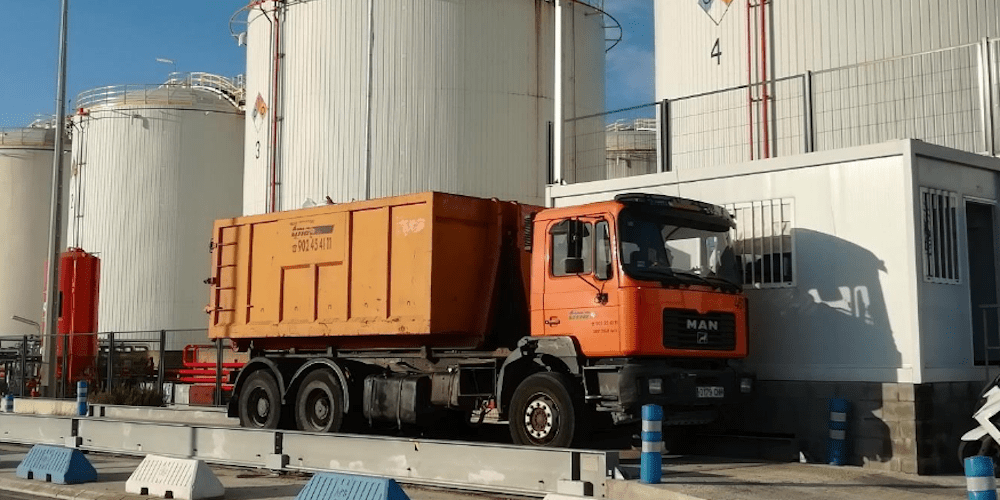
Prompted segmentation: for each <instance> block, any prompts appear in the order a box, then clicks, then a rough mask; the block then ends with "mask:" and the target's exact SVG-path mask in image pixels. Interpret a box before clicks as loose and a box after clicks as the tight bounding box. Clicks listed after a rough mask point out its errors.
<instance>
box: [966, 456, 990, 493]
mask: <svg viewBox="0 0 1000 500" xmlns="http://www.w3.org/2000/svg"><path fill="white" fill-rule="evenodd" d="M965 489H966V490H968V491H969V500H997V481H996V479H995V478H994V477H993V459H992V458H990V457H984V456H975V457H969V458H966V459H965Z"/></svg>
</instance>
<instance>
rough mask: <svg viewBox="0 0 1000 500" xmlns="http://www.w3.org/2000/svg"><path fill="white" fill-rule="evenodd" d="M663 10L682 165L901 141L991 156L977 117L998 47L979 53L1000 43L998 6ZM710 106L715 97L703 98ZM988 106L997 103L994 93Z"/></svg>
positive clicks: (961, 2) (660, 35)
mask: <svg viewBox="0 0 1000 500" xmlns="http://www.w3.org/2000/svg"><path fill="white" fill-rule="evenodd" d="M655 7H656V9H655V15H654V17H655V22H656V30H655V33H656V34H655V45H656V55H655V60H656V96H657V99H671V100H676V101H673V102H671V108H670V115H671V123H670V126H671V127H672V131H671V136H672V137H673V138H674V141H673V143H672V144H671V148H672V152H673V154H674V158H673V160H674V162H673V163H674V164H675V165H678V166H685V165H686V166H705V165H711V164H718V163H734V162H739V161H746V160H750V159H756V158H760V157H761V156H784V155H789V154H798V153H803V152H808V151H814V150H828V149H835V148H841V147H849V146H856V145H862V144H870V143H876V142H884V141H887V140H891V139H900V138H917V139H922V140H925V141H928V142H934V143H937V144H941V145H945V146H949V147H954V148H959V149H965V150H967V151H972V152H977V153H978V152H983V151H985V150H986V149H987V147H988V144H987V142H988V141H987V140H986V136H987V135H988V134H989V132H985V131H984V128H985V127H984V125H983V124H982V121H983V120H982V118H981V117H982V116H983V108H984V106H989V104H986V103H984V99H983V94H981V90H980V87H981V86H982V87H986V86H987V85H989V84H988V83H982V82H988V80H986V78H985V72H982V73H981V72H980V70H981V68H980V66H981V65H982V64H984V63H985V59H987V58H984V55H983V54H982V52H983V51H984V50H985V47H986V46H988V47H989V50H990V51H991V52H992V56H991V58H992V59H993V60H994V62H993V65H994V67H993V71H992V72H993V75H994V77H993V78H994V82H995V79H996V76H995V75H998V74H1000V72H997V69H996V64H997V63H996V62H995V61H996V60H997V54H1000V41H997V40H992V41H990V42H988V43H984V42H983V39H984V38H995V37H1000V3H998V2H996V1H995V0H908V1H904V2H873V1H869V0H835V1H829V2H802V1H791V0H766V1H759V0H697V1H695V0H686V1H678V2H673V1H671V2H656V5H655ZM807 72H811V73H810V74H809V75H808V78H806V76H805V75H806V73H807ZM679 75H683V77H680V76H679ZM774 80H778V81H774ZM763 81H769V82H771V83H769V84H768V85H766V86H764V85H760V84H761V82H763ZM748 84H750V85H751V88H750V89H747V88H746V86H747V85H748ZM741 86H742V87H743V88H741V89H733V90H732V91H728V92H721V93H715V92H717V91H720V90H722V89H732V88H734V87H741ZM706 92H712V93H713V94H712V95H707V96H706V95H700V94H703V93H706ZM984 93H985V94H990V93H992V94H993V96H994V97H993V99H994V102H996V98H997V97H998V94H997V90H996V88H995V87H994V88H993V89H990V90H986V91H985V92H984ZM689 96H697V97H689ZM810 100H811V102H808V101H810ZM807 107H811V109H812V110H813V111H812V113H810V114H807V113H805V112H804V109H807ZM806 118H808V119H809V120H811V123H806ZM765 122H766V123H768V127H764V126H763V125H762V124H763V123H765ZM808 127H811V128H812V130H809V129H808ZM765 136H766V137H767V142H766V144H767V150H766V151H765V147H764V144H763V143H762V141H763V139H764V137H765ZM996 138H997V139H1000V136H997V137H996ZM808 141H811V142H808ZM750 142H753V143H754V144H755V148H754V149H753V151H752V152H751V150H750V148H748V146H747V145H748V144H749V143H750ZM994 142H1000V141H994Z"/></svg>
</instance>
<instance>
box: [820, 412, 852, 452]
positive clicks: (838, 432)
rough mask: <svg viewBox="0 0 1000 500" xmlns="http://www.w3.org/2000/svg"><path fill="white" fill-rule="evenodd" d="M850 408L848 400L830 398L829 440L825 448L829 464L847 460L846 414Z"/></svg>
mask: <svg viewBox="0 0 1000 500" xmlns="http://www.w3.org/2000/svg"><path fill="white" fill-rule="evenodd" d="M850 410H851V402H850V401H848V400H846V399H838V398H834V399H831V400H830V424H829V429H830V440H829V442H828V443H827V449H826V461H827V463H829V464H830V465H844V464H845V463H846V462H847V414H848V413H849V412H850Z"/></svg>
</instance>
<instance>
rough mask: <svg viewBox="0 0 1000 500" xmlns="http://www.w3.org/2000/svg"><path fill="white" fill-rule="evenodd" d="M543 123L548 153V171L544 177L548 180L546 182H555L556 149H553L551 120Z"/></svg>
mask: <svg viewBox="0 0 1000 500" xmlns="http://www.w3.org/2000/svg"><path fill="white" fill-rule="evenodd" d="M545 125H546V128H545V133H546V135H547V138H548V151H547V152H548V154H549V155H548V162H547V164H548V167H549V170H548V173H547V174H546V177H545V178H546V180H547V181H548V182H546V184H555V182H556V179H555V176H556V159H555V151H556V149H555V144H554V142H555V141H554V140H553V136H552V120H549V121H547V122H545Z"/></svg>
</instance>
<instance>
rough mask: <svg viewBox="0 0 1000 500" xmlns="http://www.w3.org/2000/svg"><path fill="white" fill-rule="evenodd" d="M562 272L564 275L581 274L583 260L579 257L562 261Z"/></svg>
mask: <svg viewBox="0 0 1000 500" xmlns="http://www.w3.org/2000/svg"><path fill="white" fill-rule="evenodd" d="M563 270H564V271H565V272H566V274H580V273H582V272H583V259H581V258H580V257H570V258H568V259H565V260H563Z"/></svg>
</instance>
